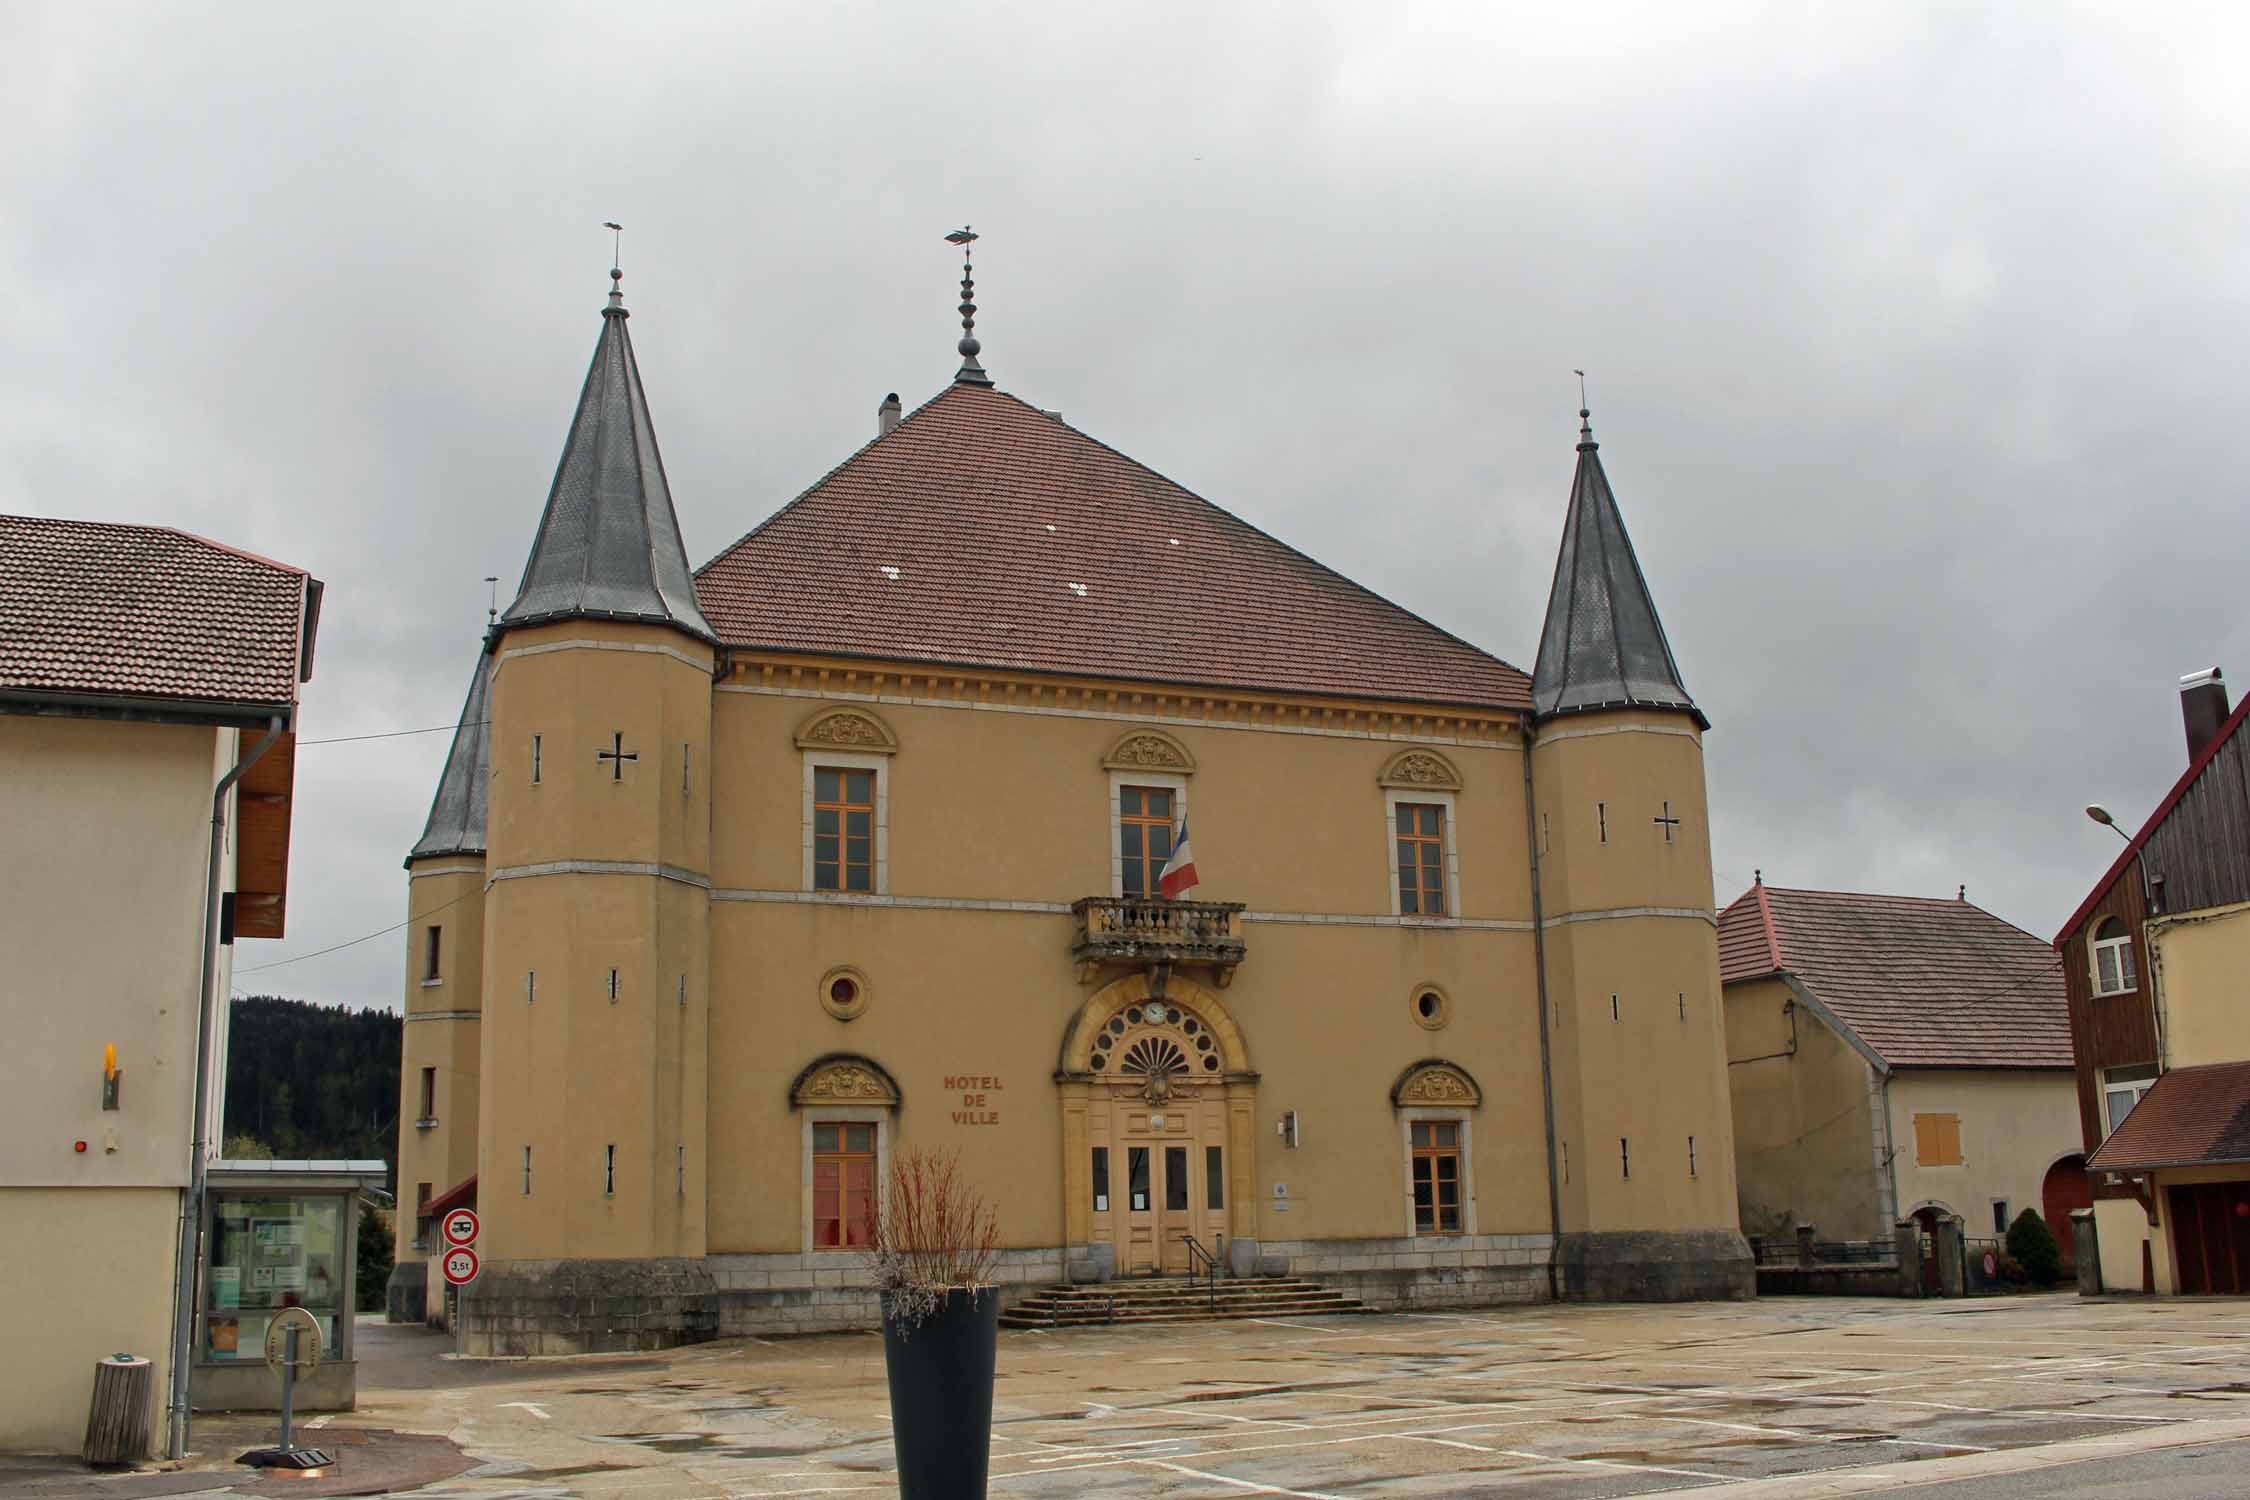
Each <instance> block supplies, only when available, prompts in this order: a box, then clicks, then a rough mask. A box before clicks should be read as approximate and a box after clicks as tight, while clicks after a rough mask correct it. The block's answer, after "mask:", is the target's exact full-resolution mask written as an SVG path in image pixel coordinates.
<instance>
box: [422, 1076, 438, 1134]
mask: <svg viewBox="0 0 2250 1500" xmlns="http://www.w3.org/2000/svg"><path fill="white" fill-rule="evenodd" d="M419 1119H420V1122H421V1123H422V1124H424V1125H428V1124H431V1123H433V1122H435V1121H436V1119H437V1069H435V1068H424V1069H423V1070H422V1113H421V1115H420V1116H419Z"/></svg>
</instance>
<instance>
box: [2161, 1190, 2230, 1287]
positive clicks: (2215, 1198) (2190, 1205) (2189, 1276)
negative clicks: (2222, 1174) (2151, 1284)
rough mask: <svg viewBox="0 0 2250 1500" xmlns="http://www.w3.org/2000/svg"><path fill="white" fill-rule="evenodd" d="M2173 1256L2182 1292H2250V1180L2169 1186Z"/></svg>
mask: <svg viewBox="0 0 2250 1500" xmlns="http://www.w3.org/2000/svg"><path fill="white" fill-rule="evenodd" d="M2166 1198H2167V1202H2166V1204H2165V1207H2166V1208H2167V1209H2168V1210H2169V1211H2170V1214H2171V1231H2172V1257H2173V1263H2174V1264H2175V1265H2177V1266H2178V1267H2179V1272H2180V1276H2179V1287H2178V1290H2180V1291H2181V1292H2183V1293H2186V1294H2188V1295H2190V1296H2195V1295H2217V1296H2222V1297H2240V1296H2244V1295H2250V1182H2203V1183H2196V1184H2194V1185H2193V1186H2188V1187H2175V1188H2171V1189H2169V1190H2168V1191H2167V1193H2166Z"/></svg>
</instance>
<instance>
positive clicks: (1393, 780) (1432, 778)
mask: <svg viewBox="0 0 2250 1500" xmlns="http://www.w3.org/2000/svg"><path fill="white" fill-rule="evenodd" d="M1375 780H1376V781H1377V783H1378V784H1380V785H1382V786H1388V787H1407V788H1410V789H1423V790H1430V791H1446V792H1456V791H1459V790H1460V789H1461V773H1460V772H1459V771H1457V770H1455V769H1454V768H1453V762H1452V761H1449V760H1447V759H1446V758H1445V757H1444V756H1442V755H1440V754H1438V753H1437V752H1436V751H1435V750H1421V749H1414V750H1401V751H1399V753H1398V754H1396V755H1394V756H1392V757H1391V758H1390V759H1389V760H1387V761H1385V762H1384V763H1383V774H1382V775H1380V776H1378V777H1376V778H1375Z"/></svg>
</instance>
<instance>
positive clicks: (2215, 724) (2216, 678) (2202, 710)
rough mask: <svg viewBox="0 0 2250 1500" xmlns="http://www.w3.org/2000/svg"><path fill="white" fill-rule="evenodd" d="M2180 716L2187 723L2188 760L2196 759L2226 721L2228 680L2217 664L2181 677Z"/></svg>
mask: <svg viewBox="0 0 2250 1500" xmlns="http://www.w3.org/2000/svg"><path fill="white" fill-rule="evenodd" d="M2180 717H2181V719H2182V720H2184V721H2185V723H2186V725H2187V745H2188V759H2189V760H2190V761H2193V760H2194V759H2195V758H2196V757H2197V756H2198V755H2201V754H2202V753H2203V747H2204V746H2206V745H2208V744H2210V743H2211V737H2212V736H2213V735H2215V734H2217V733H2218V732H2219V726H2220V725H2221V724H2224V723H2225V722H2226V721H2227V680H2226V678H2225V677H2224V676H2222V675H2221V674H2220V672H2219V669H2218V668H2217V667H2213V668H2211V669H2210V670H2209V671H2207V672H2190V673H2188V675H2187V676H2185V677H2183V678H2181V679H2180Z"/></svg>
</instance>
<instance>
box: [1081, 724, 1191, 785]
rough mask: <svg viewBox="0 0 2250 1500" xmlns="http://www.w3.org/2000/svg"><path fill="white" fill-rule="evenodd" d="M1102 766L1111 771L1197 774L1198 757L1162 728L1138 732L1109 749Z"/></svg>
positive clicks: (1125, 737)
mask: <svg viewBox="0 0 2250 1500" xmlns="http://www.w3.org/2000/svg"><path fill="white" fill-rule="evenodd" d="M1102 765H1103V767H1104V768H1106V769H1108V770H1111V771H1172V772H1176V773H1177V774H1179V775H1182V776H1191V775H1193V774H1194V773H1195V757H1194V756H1192V755H1190V754H1188V749H1187V746H1185V745H1183V744H1181V743H1180V742H1179V741H1178V740H1176V739H1174V738H1173V737H1172V736H1170V735H1168V734H1166V733H1165V732H1164V731H1163V730H1161V729H1136V730H1134V731H1133V732H1132V733H1130V734H1128V735H1126V736H1124V737H1123V738H1121V739H1120V740H1118V742H1117V743H1116V744H1114V745H1112V746H1110V747H1109V754H1107V755H1105V756H1103V757H1102Z"/></svg>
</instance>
